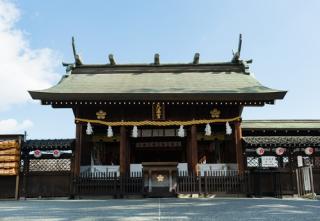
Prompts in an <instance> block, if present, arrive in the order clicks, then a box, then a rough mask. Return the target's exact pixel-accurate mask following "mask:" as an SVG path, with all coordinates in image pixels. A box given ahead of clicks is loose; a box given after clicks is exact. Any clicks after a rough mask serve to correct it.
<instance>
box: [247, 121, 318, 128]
mask: <svg viewBox="0 0 320 221" xmlns="http://www.w3.org/2000/svg"><path fill="white" fill-rule="evenodd" d="M241 127H242V128H243V129H244V130H268V129H269V130H277V129H288V130H290V129H291V130H298V129H300V130H303V129H305V130H311V129H316V130H320V120H244V121H243V122H242V123H241Z"/></svg>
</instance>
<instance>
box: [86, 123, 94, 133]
mask: <svg viewBox="0 0 320 221" xmlns="http://www.w3.org/2000/svg"><path fill="white" fill-rule="evenodd" d="M86 133H87V135H91V134H93V129H92V126H91V124H90V123H89V122H88V123H87V130H86Z"/></svg>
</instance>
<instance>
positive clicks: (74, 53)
mask: <svg viewBox="0 0 320 221" xmlns="http://www.w3.org/2000/svg"><path fill="white" fill-rule="evenodd" d="M72 51H73V57H74V61H75V64H76V65H82V61H81V58H80V56H79V55H78V54H77V51H76V46H75V43H74V37H73V36H72Z"/></svg>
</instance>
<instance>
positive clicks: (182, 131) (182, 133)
mask: <svg viewBox="0 0 320 221" xmlns="http://www.w3.org/2000/svg"><path fill="white" fill-rule="evenodd" d="M178 136H179V137H184V129H183V125H181V126H180V127H179V130H178Z"/></svg>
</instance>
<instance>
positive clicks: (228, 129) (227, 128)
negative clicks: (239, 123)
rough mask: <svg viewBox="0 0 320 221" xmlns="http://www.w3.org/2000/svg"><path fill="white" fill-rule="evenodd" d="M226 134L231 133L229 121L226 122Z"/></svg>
mask: <svg viewBox="0 0 320 221" xmlns="http://www.w3.org/2000/svg"><path fill="white" fill-rule="evenodd" d="M226 134H228V135H230V134H232V128H231V126H230V124H229V122H227V123H226Z"/></svg>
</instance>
